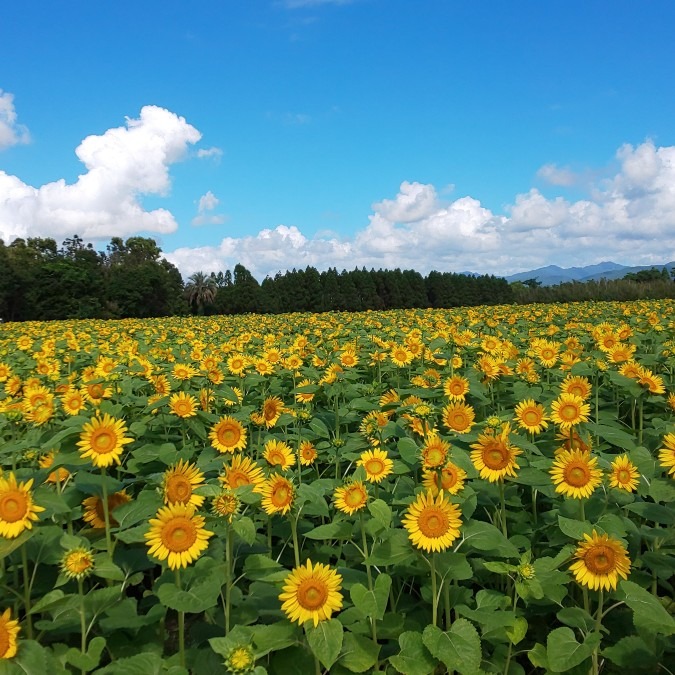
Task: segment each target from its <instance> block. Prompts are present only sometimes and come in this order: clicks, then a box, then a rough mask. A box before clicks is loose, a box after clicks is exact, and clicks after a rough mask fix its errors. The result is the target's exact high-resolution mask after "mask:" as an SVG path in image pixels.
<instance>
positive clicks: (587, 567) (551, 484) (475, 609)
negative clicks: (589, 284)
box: [0, 300, 675, 675]
mask: <svg viewBox="0 0 675 675" xmlns="http://www.w3.org/2000/svg"><path fill="white" fill-rule="evenodd" d="M672 317H675V302H673V301H670V300H663V301H658V302H656V301H640V302H634V303H577V304H569V305H562V304H560V305H546V306H544V305H529V306H524V307H515V306H497V307H478V308H470V309H457V310H406V311H395V312H381V313H378V312H365V313H356V314H349V313H342V314H341V313H333V314H289V315H278V316H249V315H246V316H235V317H232V316H228V317H206V318H204V317H202V318H169V319H151V320H125V321H66V322H52V323H10V324H4V325H0V455H1V458H2V473H1V474H0V561H1V563H0V564H1V568H0V575H1V580H0V673H8V674H14V673H16V674H26V673H28V674H29V675H32V674H36V675H37V674H40V675H45V674H48V675H59V674H62V673H96V674H98V675H106V674H107V675H134V674H138V675H152V674H155V673H156V674H160V673H166V674H170V675H184V674H186V673H196V674H200V675H201V674H204V675H218V674H220V673H236V674H244V673H255V674H256V675H263V674H264V673H269V674H270V675H274V674H276V675H305V674H309V675H311V674H318V673H328V672H330V673H335V674H336V675H347V674H350V673H389V674H392V675H393V674H395V673H402V674H403V675H427V674H435V673H438V674H440V673H446V672H448V673H453V672H456V673H460V674H462V675H474V674H479V673H504V674H505V675H508V674H510V675H520V674H524V673H573V674H582V673H583V674H586V673H594V674H596V673H600V672H602V673H625V672H630V673H664V674H668V673H670V674H671V675H672V674H673V673H675V639H674V637H673V636H674V635H675V618H674V617H675V599H674V588H675V527H674V525H675V508H673V506H674V503H675V482H674V480H673V479H674V478H675V372H674V371H675V320H674V319H673V318H672Z"/></svg>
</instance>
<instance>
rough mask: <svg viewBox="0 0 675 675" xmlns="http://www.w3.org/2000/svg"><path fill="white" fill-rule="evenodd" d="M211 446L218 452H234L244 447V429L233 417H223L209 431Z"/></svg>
mask: <svg viewBox="0 0 675 675" xmlns="http://www.w3.org/2000/svg"><path fill="white" fill-rule="evenodd" d="M209 439H210V440H211V445H212V446H213V447H214V448H215V449H216V450H218V452H234V451H235V450H243V449H244V448H245V447H246V429H245V428H244V426H243V425H242V424H241V422H239V421H238V420H236V419H234V417H229V416H228V415H225V416H224V417H221V418H220V419H219V420H218V422H216V424H215V425H214V426H213V427H212V428H211V431H209Z"/></svg>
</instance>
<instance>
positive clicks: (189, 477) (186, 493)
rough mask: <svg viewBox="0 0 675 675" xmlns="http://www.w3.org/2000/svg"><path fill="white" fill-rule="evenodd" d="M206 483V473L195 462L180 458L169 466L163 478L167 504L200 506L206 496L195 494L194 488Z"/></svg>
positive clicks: (164, 496) (163, 489)
mask: <svg viewBox="0 0 675 675" xmlns="http://www.w3.org/2000/svg"><path fill="white" fill-rule="evenodd" d="M203 484H204V474H203V473H202V472H201V471H200V470H199V469H198V468H197V467H196V465H194V464H190V463H188V462H184V461H183V460H179V461H178V462H177V463H176V464H173V465H172V466H171V467H169V468H168V469H167V470H166V472H165V473H164V478H163V480H162V496H163V498H164V503H165V504H192V505H193V506H194V507H196V508H198V507H200V506H201V505H202V504H203V503H204V497H202V496H201V495H196V494H194V489H195V488H197V487H200V486H201V485H203Z"/></svg>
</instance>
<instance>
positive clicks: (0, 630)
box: [0, 608, 21, 659]
mask: <svg viewBox="0 0 675 675" xmlns="http://www.w3.org/2000/svg"><path fill="white" fill-rule="evenodd" d="M20 630H21V628H20V627H19V622H18V621H17V620H16V619H12V610H11V609H9V608H7V609H6V610H5V611H4V612H3V613H2V616H0V659H11V658H12V657H14V656H16V649H17V645H16V636H17V635H18V634H19V631H20Z"/></svg>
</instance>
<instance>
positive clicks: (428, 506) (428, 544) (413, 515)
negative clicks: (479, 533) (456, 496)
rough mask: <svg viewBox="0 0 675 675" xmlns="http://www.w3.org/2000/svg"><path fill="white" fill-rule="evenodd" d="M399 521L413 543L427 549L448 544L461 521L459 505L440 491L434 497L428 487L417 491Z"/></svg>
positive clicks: (450, 542) (441, 547) (448, 546)
mask: <svg viewBox="0 0 675 675" xmlns="http://www.w3.org/2000/svg"><path fill="white" fill-rule="evenodd" d="M402 523H403V527H405V529H406V530H408V537H409V538H410V541H411V542H412V543H413V545H414V546H416V547H417V548H421V549H424V550H425V551H427V553H431V552H433V551H445V550H447V549H448V548H450V546H451V545H452V542H453V541H455V539H457V537H458V536H459V528H460V527H461V525H462V521H461V519H460V510H459V507H458V506H457V504H451V503H450V501H449V500H448V498H447V497H446V496H445V495H444V494H443V492H442V491H441V492H439V493H438V495H437V496H436V497H434V495H433V494H432V492H431V491H428V492H427V493H426V494H425V493H424V492H420V493H419V494H418V495H417V498H416V499H415V501H414V502H413V503H412V504H410V506H409V507H408V510H407V511H406V515H405V516H404V518H403V521H402Z"/></svg>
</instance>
